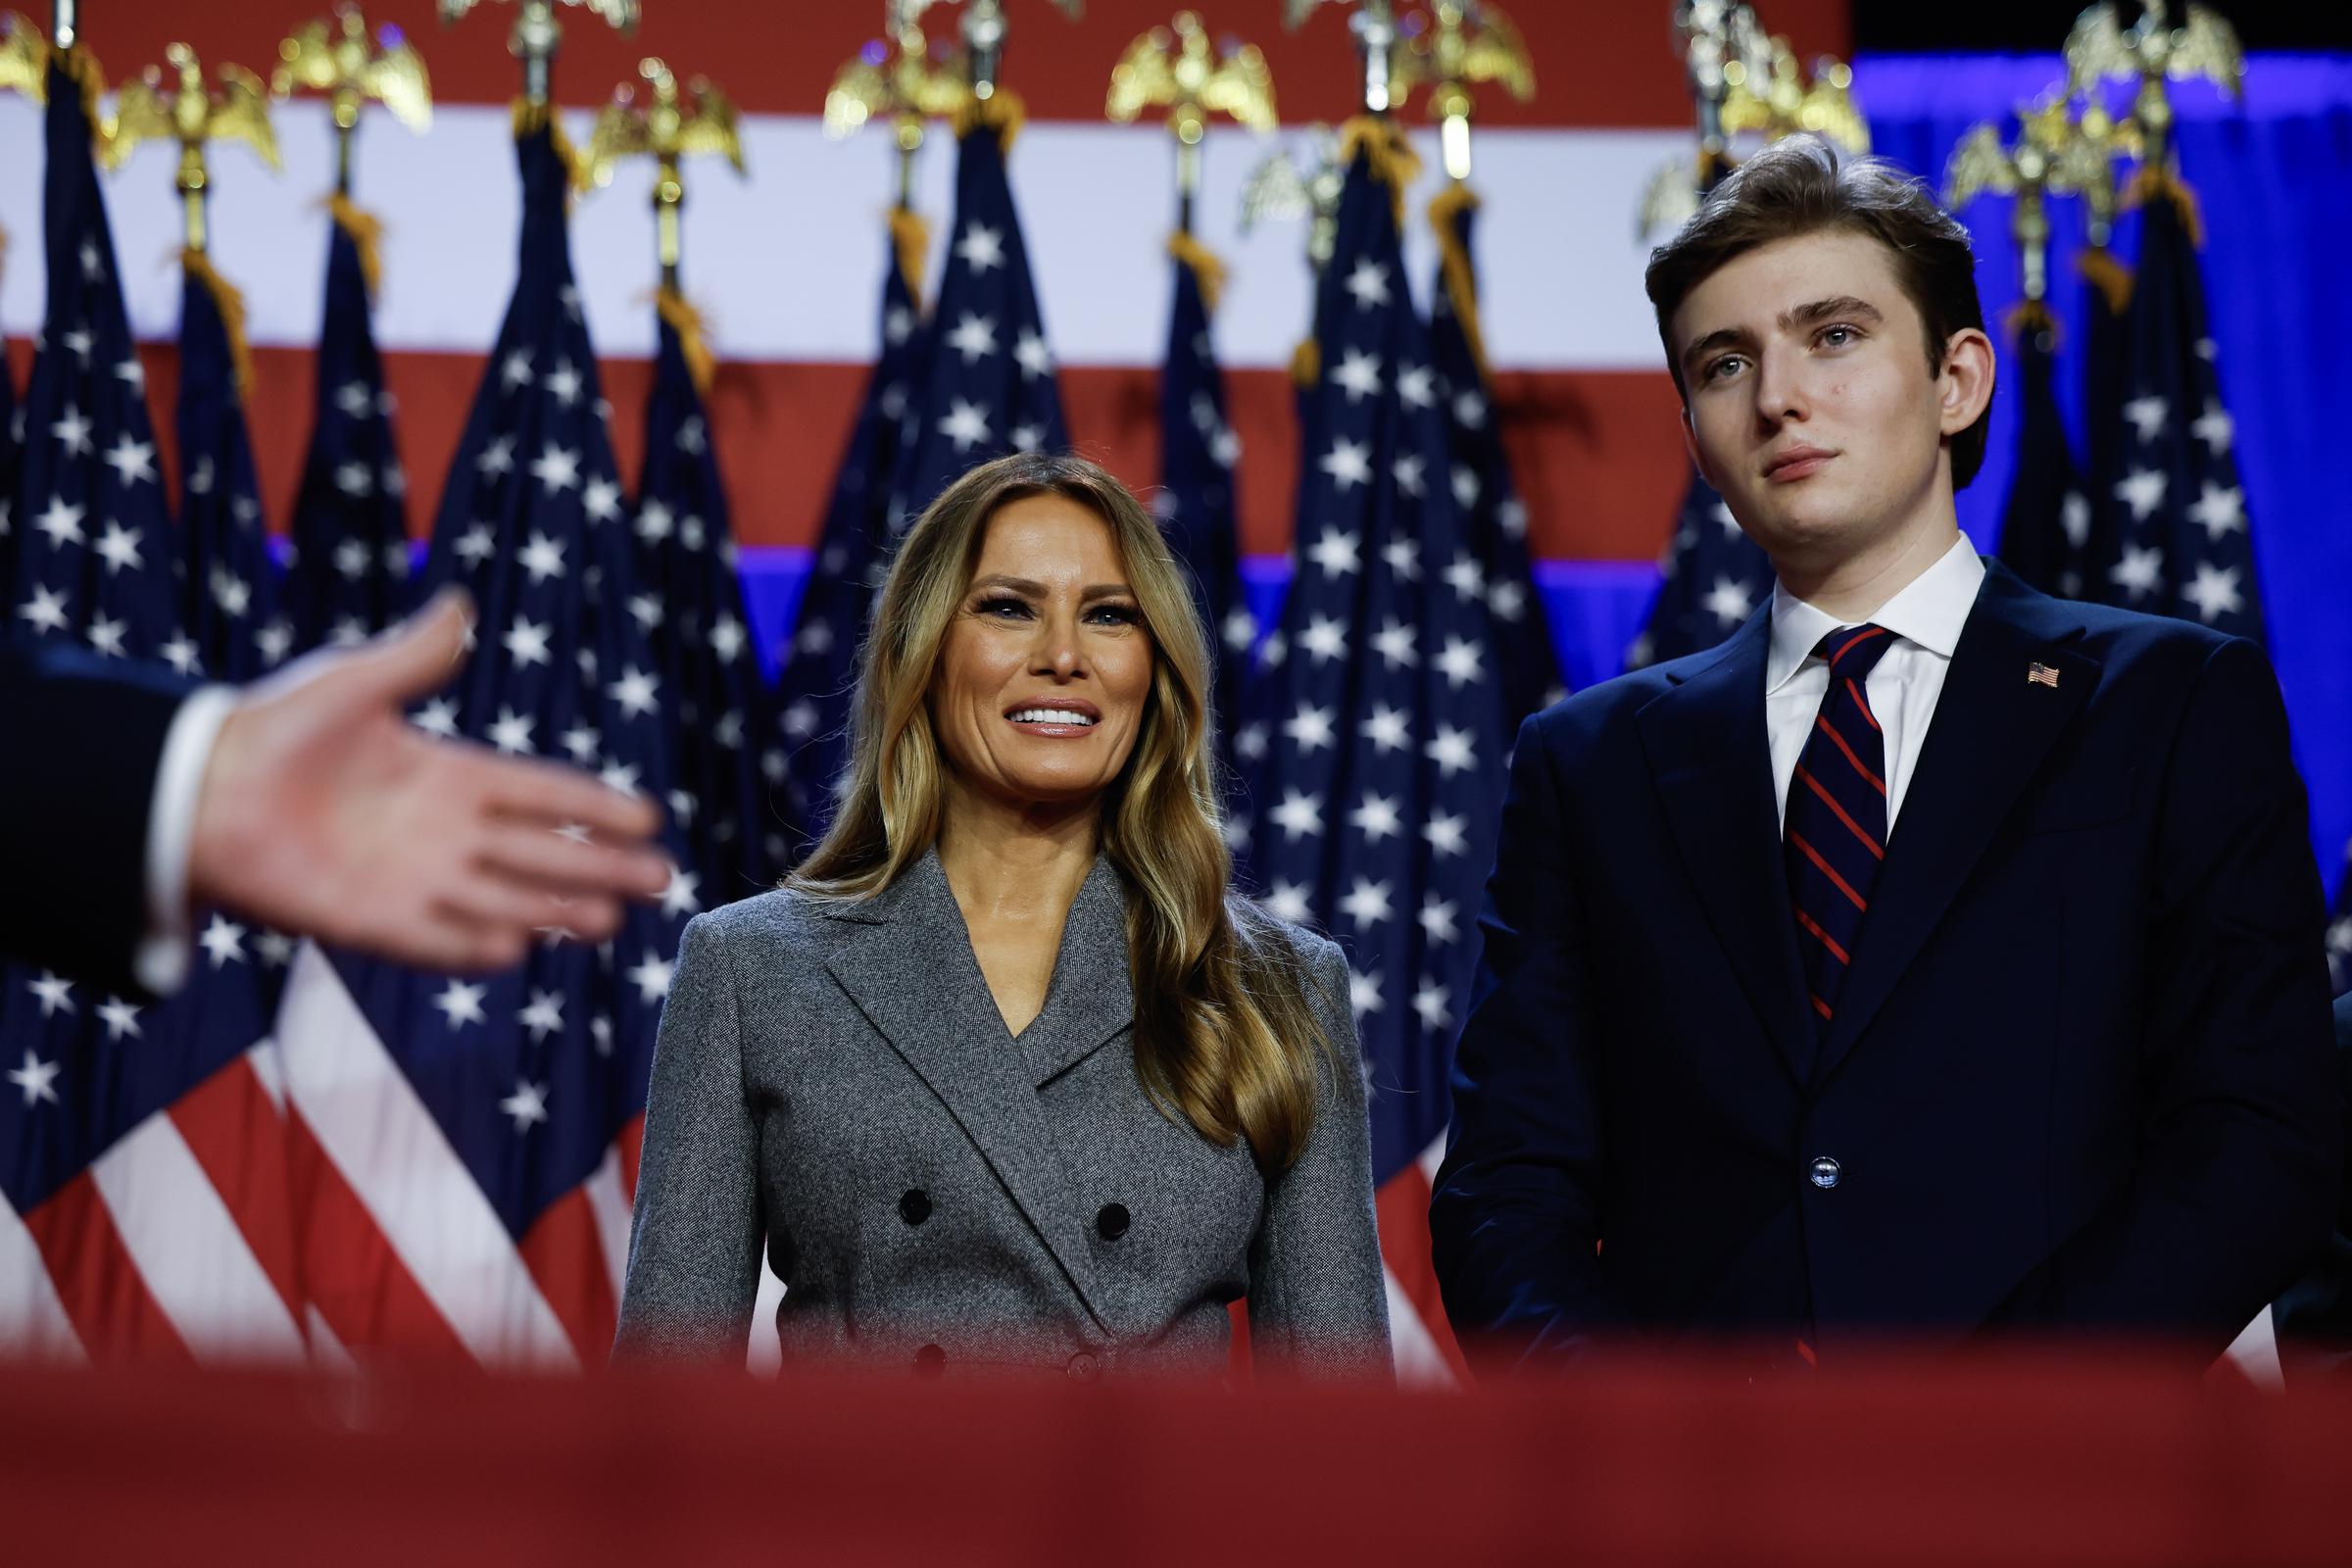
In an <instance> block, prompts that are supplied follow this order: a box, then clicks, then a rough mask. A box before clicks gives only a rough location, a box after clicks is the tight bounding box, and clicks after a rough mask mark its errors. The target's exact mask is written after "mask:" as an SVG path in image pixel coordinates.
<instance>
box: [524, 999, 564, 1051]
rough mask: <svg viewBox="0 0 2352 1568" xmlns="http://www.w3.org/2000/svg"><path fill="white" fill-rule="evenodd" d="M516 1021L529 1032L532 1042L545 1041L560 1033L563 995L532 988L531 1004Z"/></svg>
mask: <svg viewBox="0 0 2352 1568" xmlns="http://www.w3.org/2000/svg"><path fill="white" fill-rule="evenodd" d="M518 1021H519V1022H520V1023H521V1025H522V1026H523V1027H524V1028H525V1029H528V1030H529V1031H530V1032H531V1038H532V1039H533V1040H545V1039H546V1038H547V1037H548V1036H549V1035H552V1034H556V1033H558V1032H560V1031H561V1030H562V1029H563V1027H564V993H563V992H561V991H541V990H538V989H537V988H536V987H534V988H533V989H532V991H531V1005H529V1006H527V1007H525V1008H523V1009H522V1011H521V1013H520V1014H519V1015H518Z"/></svg>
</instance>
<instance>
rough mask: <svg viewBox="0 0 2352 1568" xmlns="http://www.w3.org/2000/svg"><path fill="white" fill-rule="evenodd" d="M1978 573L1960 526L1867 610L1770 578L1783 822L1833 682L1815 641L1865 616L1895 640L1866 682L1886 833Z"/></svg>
mask: <svg viewBox="0 0 2352 1568" xmlns="http://www.w3.org/2000/svg"><path fill="white" fill-rule="evenodd" d="M1984 580H1985V563H1984V562H1983V561H1982V560H1981V559H1979V557H1978V555H1977V551H1976V547H1975V546H1974V545H1971V544H1970V543H1969V542H1968V539H1967V537H1966V536H1965V535H1963V536H1962V537H1961V538H1959V539H1956V540H1954V541H1953V543H1952V548H1951V549H1949V550H1947V551H1945V552H1944V554H1943V556H1942V557H1941V559H1939V560H1938V561H1937V562H1936V564H1934V565H1933V566H1930V567H1929V568H1928V569H1927V570H1925V571H1923V572H1921V573H1920V574H1919V575H1918V576H1917V577H1915V578H1913V579H1912V580H1911V583H1910V585H1909V586H1907V587H1906V588H1904V589H1903V591H1902V592H1900V593H1898V594H1896V595H1895V596H1894V597H1893V598H1892V599H1889V600H1887V602H1886V603H1885V604H1883V605H1881V606H1880V607H1879V608H1878V609H1877V610H1876V611H1875V612H1873V613H1870V614H1867V615H1858V616H1855V617H1854V618H1852V619H1850V620H1839V619H1838V618H1837V617H1836V616H1834V615H1832V614H1830V613H1829V612H1827V611H1824V610H1818V609H1816V608H1814V607H1813V606H1811V605H1808V604H1806V603H1805V602H1804V601H1803V600H1801V599H1799V598H1797V597H1796V596H1795V595H1794V594H1791V593H1790V592H1789V590H1788V589H1787V588H1785V587H1783V586H1782V585H1781V584H1780V583H1778V582H1775V583H1774V584H1773V585H1772V648H1771V651H1770V652H1769V653H1767V654H1766V656H1765V660H1764V724H1765V729H1766V731H1767V733H1768V735H1769V736H1770V740H1771V745H1772V794H1773V809H1774V811H1775V813H1776V814H1777V815H1778V816H1779V818H1780V820H1781V821H1782V822H1783V823H1786V822H1787V821H1788V820H1789V780H1790V779H1791V778H1792V777H1793V776H1794V775H1795V773H1796V760H1797V758H1798V757H1799V756H1800V755H1801V754H1802V753H1803V752H1804V749H1805V737H1806V736H1808V735H1810V734H1812V732H1813V715H1814V714H1816V713H1818V712H1819V711H1821V699H1822V696H1823V694H1824V693H1826V692H1827V691H1828V690H1829V689H1830V666H1829V662H1828V661H1826V660H1824V659H1821V658H1819V657H1817V656H1816V655H1815V653H1814V651H1813V650H1814V649H1815V648H1816V647H1817V646H1818V645H1819V644H1820V642H1821V639H1822V638H1823V637H1824V636H1826V635H1828V634H1829V633H1830V632H1833V631H1835V630H1837V629H1838V627H1839V626H1858V625H1861V624H1862V623H1864V622H1865V621H1867V622H1869V623H1870V624H1872V625H1875V626H1884V627H1886V628H1887V631H1888V632H1890V633H1892V634H1893V641H1892V646H1890V647H1889V648H1888V649H1887V652H1886V653H1884V654H1882V655H1881V656H1880V657H1879V662H1878V663H1877V664H1876V665H1875V666H1873V667H1872V669H1871V672H1870V678H1869V679H1868V680H1867V681H1866V682H1865V683H1864V690H1865V691H1867V692H1868V694H1869V696H1870V711H1871V712H1872V714H1873V715H1874V716H1875V717H1877V719H1878V721H1879V726H1880V728H1881V729H1882V730H1883V731H1884V732H1885V735H1886V743H1887V833H1888V836H1889V838H1890V839H1891V837H1892V834H1893V831H1894V819H1895V816H1896V814H1897V813H1898V812H1900V811H1901V810H1902V809H1903V792H1904V791H1905V790H1906V789H1907V788H1909V787H1910V783H1911V776H1912V774H1913V773H1915V772H1916V771H1917V770H1918V768H1919V753H1920V748H1921V747H1923V746H1925V745H1926V744H1927V740H1928V724H1929V722H1930V721H1931V720H1933V719H1934V718H1935V716H1936V698H1937V697H1939V696H1941V695H1942V693H1943V677H1944V673H1945V671H1947V670H1949V669H1950V668H1951V667H1952V650H1953V649H1955V648H1957V647H1959V646H1960V628H1961V627H1962V626H1963V625H1965V624H1966V623H1967V621H1968V613H1969V611H1970V610H1971V609H1973V608H1974V607H1975V605H1976V602H1977V588H1978V585H1979V584H1981V583H1982V582H1984Z"/></svg>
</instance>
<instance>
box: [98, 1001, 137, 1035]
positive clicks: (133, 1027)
mask: <svg viewBox="0 0 2352 1568" xmlns="http://www.w3.org/2000/svg"><path fill="white" fill-rule="evenodd" d="M98 1021H99V1022H101V1023H103V1024H105V1025H106V1038H107V1039H109V1040H121V1039H122V1038H123V1036H124V1035H128V1036H130V1038H131V1039H133V1040H138V1039H141V1038H143V1037H142V1036H141V1035H140V1033H139V1009H138V1008H136V1007H134V1006H132V1005H130V1004H129V1003H127V1002H124V1001H123V999H122V998H121V997H109V998H107V999H106V1000H105V1001H104V1002H102V1003H100V1004H99V1005H98Z"/></svg>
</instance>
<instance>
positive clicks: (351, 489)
mask: <svg viewBox="0 0 2352 1568" xmlns="http://www.w3.org/2000/svg"><path fill="white" fill-rule="evenodd" d="M370 222H371V220H369V219H368V218H367V217H366V215H364V214H361V213H359V212H358V211H357V210H356V209H353V208H350V207H349V206H348V205H347V204H346V203H345V201H344V200H343V199H342V198H340V197H338V198H337V199H336V205H335V208H334V212H333V221H331V222H330V223H329V224H328V225H327V249H326V311H325V315H324V317H323V319H321V321H320V323H319V363H318V367H317V375H318V382H317V385H318V391H317V395H316V398H315V405H314V412H313V414H312V419H311V444H310V450H309V451H308V452H307V453H306V454H305V455H304V457H303V464H302V489H301V491H300V493H299V494H298V495H297V496H296V498H295V502H294V517H293V524H292V527H291V528H290V529H289V530H288V532H289V534H290V535H291V537H292V540H293V550H292V553H291V554H292V559H291V560H290V561H289V562H288V564H287V570H286V602H287V608H288V609H290V610H291V611H292V612H293V615H294V642H295V646H296V647H297V648H315V647H317V646H318V645H319V644H320V643H335V644H346V643H355V642H358V641H360V640H361V639H363V638H365V637H367V636H368V635H369V634H371V633H373V632H377V631H380V630H382V629H383V628H384V627H385V626H387V625H389V624H391V622H392V621H393V620H394V619H395V618H397V617H398V616H399V614H400V613H401V612H402V611H403V610H404V609H406V608H407V603H408V591H409V523H408V502H407V497H408V476H407V471H406V470H405V469H403V468H402V467H401V465H400V449H399V448H398V446H397V445H395V444H394V442H393V438H392V394H391V393H390V392H387V391H386V390H385V389H384V363H383V359H382V357H381V356H380V355H379V354H377V352H376V347H375V328H374V324H373V321H372V319H371V306H372V301H371V295H372V293H373V290H372V289H371V288H370V287H369V285H368V269H367V266H366V264H365V262H364V261H363V254H364V253H363V250H362V246H363V245H364V244H368V243H370V242H371V238H370V237H369V236H367V235H366V234H364V232H363V231H362V230H363V225H366V224H368V223H370Z"/></svg>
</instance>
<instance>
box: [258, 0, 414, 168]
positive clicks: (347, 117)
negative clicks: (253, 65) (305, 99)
mask: <svg viewBox="0 0 2352 1568" xmlns="http://www.w3.org/2000/svg"><path fill="white" fill-rule="evenodd" d="M277 59H278V66H277V69H276V70H275V71H273V72H271V73H270V96H271V97H273V98H276V99H279V100H281V101H282V100H284V99H286V98H289V97H291V96H293V94H294V93H296V92H298V91H300V92H315V93H323V94H325V95H326V98H327V101H328V103H329V105H330V106H331V108H332V110H333V113H334V119H335V193H336V194H337V195H338V196H341V197H344V198H345V199H346V200H348V199H349V198H350V196H351V144H352V134H353V132H354V131H356V130H357V129H358V128H359V123H360V110H361V109H362V108H363V107H364V106H366V105H368V104H369V103H379V104H382V105H383V106H384V107H385V108H386V109H387V110H389V111H391V114H392V118H393V119H395V120H397V121H399V122H400V123H402V124H404V125H406V126H408V127H409V129H411V130H413V131H417V133H419V134H421V133H423V131H424V130H426V129H427V128H428V127H429V126H430V125H431V124H432V123H433V87H432V81H431V78H430V77H428V76H427V75H426V73H425V69H424V60H423V58H422V57H421V56H419V55H418V54H417V51H416V49H415V48H414V47H413V46H412V45H411V44H410V43H409V41H408V39H407V38H406V37H405V36H404V35H403V34H402V33H401V30H400V29H399V28H398V27H395V26H392V25H385V26H384V27H382V28H380V29H379V30H378V31H377V32H376V33H374V34H373V35H372V36H371V35H370V34H369V33H368V19H367V18H366V17H364V16H362V15H361V14H360V8H359V7H358V6H357V5H355V4H352V3H350V0H344V3H343V4H339V5H337V6H336V7H335V14H334V16H333V17H331V18H320V19H319V20H318V21H315V22H307V23H305V24H303V25H301V26H299V27H297V28H295V29H294V31H293V32H292V33H290V34H288V35H287V36H286V38H285V39H284V41H282V42H281V43H279V44H278V46H277Z"/></svg>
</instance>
